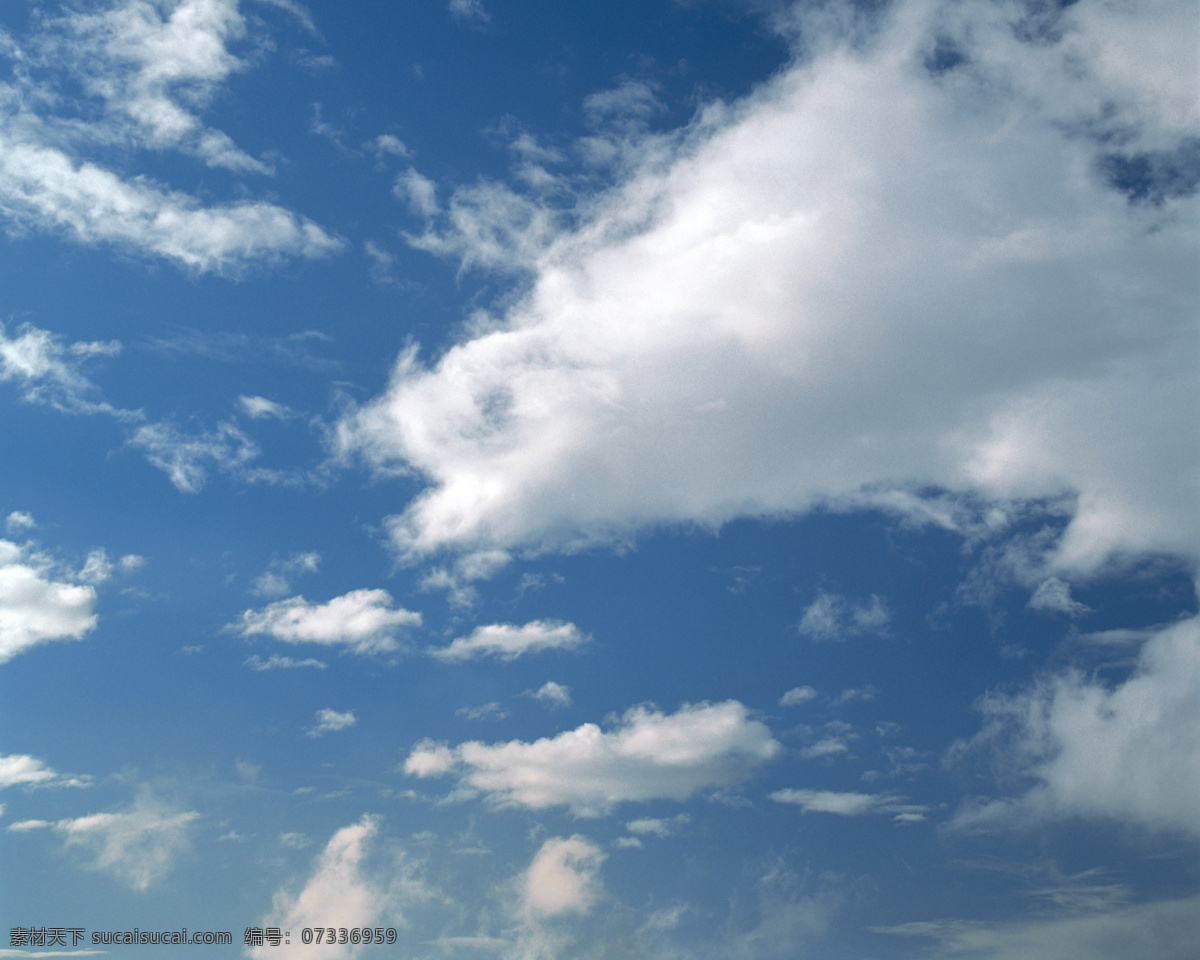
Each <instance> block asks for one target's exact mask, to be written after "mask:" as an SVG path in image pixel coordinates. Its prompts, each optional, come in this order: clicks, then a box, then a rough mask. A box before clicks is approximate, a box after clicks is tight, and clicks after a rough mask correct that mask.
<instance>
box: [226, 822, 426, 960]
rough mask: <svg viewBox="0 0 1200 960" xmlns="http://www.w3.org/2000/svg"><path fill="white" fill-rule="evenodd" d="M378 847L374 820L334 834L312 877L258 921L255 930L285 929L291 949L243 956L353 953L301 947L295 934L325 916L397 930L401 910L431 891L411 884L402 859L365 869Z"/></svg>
mask: <svg viewBox="0 0 1200 960" xmlns="http://www.w3.org/2000/svg"><path fill="white" fill-rule="evenodd" d="M284 837H287V838H288V840H284ZM305 839H307V838H303V837H302V836H301V835H298V834H282V835H281V837H280V840H281V842H284V843H285V844H287V845H290V846H296V845H297V843H299V842H302V841H303V840H305ZM297 848H298V847H297ZM379 848H380V839H379V820H378V818H376V817H371V816H365V815H364V816H363V818H362V819H361V820H359V821H358V823H354V824H351V825H350V826H348V827H342V829H340V830H338V831H337V833H335V834H334V835H333V837H332V838H330V841H329V843H328V844H327V845H326V847H325V849H324V850H323V851H321V853H320V855H319V856H318V857H317V858H316V861H315V863H314V865H313V870H312V874H311V875H310V876H309V877H308V879H307V880H306V881H305V883H304V885H303V887H302V888H301V889H300V890H299V892H289V891H288V890H287V889H286V888H285V889H281V890H280V891H279V892H278V893H277V894H276V895H275V897H274V902H273V904H272V908H271V911H270V913H268V914H267V916H266V917H264V918H263V920H262V923H261V926H264V927H266V926H275V927H281V928H283V929H285V930H291V931H292V939H291V945H290V946H285V945H281V946H278V947H272V946H262V947H253V948H251V949H250V950H248V951H247V954H248V955H249V956H250V957H252V958H255V960H267V958H275V960H300V958H308V960H347V958H349V957H352V956H356V955H357V954H358V949H357V948H356V947H354V946H352V945H351V944H337V943H332V944H331V943H321V944H316V943H313V944H302V943H301V942H300V937H299V936H298V932H299V931H300V930H302V929H303V928H304V927H326V926H328V925H329V924H330V923H331V921H330V919H329V918H330V917H337V918H338V920H337V925H338V926H339V927H341V926H345V927H347V928H349V927H374V926H377V925H380V924H381V923H383V922H385V921H386V923H388V924H389V925H391V926H403V925H404V924H405V922H406V918H405V914H404V911H405V910H406V909H407V908H408V907H409V906H410V905H413V904H417V903H420V902H422V901H425V900H428V899H429V898H430V897H431V896H433V892H432V891H431V890H430V889H429V888H428V887H426V886H425V884H424V883H422V882H421V881H420V880H419V879H417V877H416V875H415V867H414V865H413V864H412V863H411V862H409V861H408V860H407V859H405V858H403V857H399V858H398V859H396V860H394V861H393V862H391V863H389V864H386V865H384V866H385V869H381V870H380V871H379V872H378V873H376V872H375V871H372V870H370V869H369V868H368V864H369V861H370V860H371V859H372V858H373V857H377V856H378V851H379Z"/></svg>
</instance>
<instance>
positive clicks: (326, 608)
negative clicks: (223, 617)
mask: <svg viewBox="0 0 1200 960" xmlns="http://www.w3.org/2000/svg"><path fill="white" fill-rule="evenodd" d="M393 603H394V601H393V600H392V596H391V594H389V593H388V592H387V591H386V590H351V591H350V592H349V593H347V594H344V595H343V596H340V597H334V599H332V600H330V601H328V602H327V603H309V602H308V601H307V600H305V599H304V597H302V596H299V597H291V598H289V599H287V600H278V601H276V602H275V603H272V604H269V605H267V606H266V607H264V608H263V609H261V610H247V611H245V612H244V613H243V614H242V618H241V620H240V621H239V622H237V623H232V624H230V625H229V627H228V628H227V629H230V630H233V631H235V632H237V633H240V634H241V635H242V636H244V637H252V636H260V635H266V636H270V637H273V638H274V639H276V640H280V641H282V642H283V643H315V644H321V645H323V646H345V647H346V648H347V649H349V650H350V651H352V652H353V653H361V654H374V653H390V652H392V651H395V650H398V649H399V644H397V642H396V639H395V637H396V634H397V632H398V631H400V630H401V629H403V628H405V627H412V626H419V625H420V623H421V615H420V614H419V613H414V612H413V611H411V610H405V609H404V608H402V607H401V608H396V607H394V606H393Z"/></svg>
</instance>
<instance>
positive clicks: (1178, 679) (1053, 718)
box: [950, 617, 1200, 836]
mask: <svg viewBox="0 0 1200 960" xmlns="http://www.w3.org/2000/svg"><path fill="white" fill-rule="evenodd" d="M980 709H981V710H982V711H983V714H984V716H985V718H986V722H985V725H984V729H983V730H982V731H981V733H980V734H979V735H978V736H977V737H976V738H975V740H974V742H973V743H972V744H959V745H957V746H956V747H955V748H954V749H952V751H951V754H950V759H952V760H953V759H954V758H956V757H959V756H961V755H962V754H963V753H964V752H965V751H967V750H969V749H972V748H974V749H984V750H990V751H995V753H996V755H997V756H998V757H999V758H1000V759H1001V760H1002V761H1003V764H1004V766H1005V768H1006V769H1008V770H1009V771H1010V772H1011V773H1012V774H1013V775H1016V776H1021V777H1024V778H1027V779H1029V780H1031V781H1033V785H1032V786H1031V787H1030V788H1029V789H1028V790H1027V791H1026V792H1025V793H1023V794H1022V795H1020V796H1018V797H1015V798H1002V799H991V800H986V799H980V800H975V801H972V802H969V803H966V804H964V805H963V806H962V807H961V808H960V809H959V811H958V812H957V814H956V815H955V818H954V820H953V823H954V825H955V826H957V827H958V828H960V829H963V830H997V829H1013V828H1021V827H1022V826H1025V825H1029V824H1034V823H1039V822H1044V821H1045V820H1048V819H1059V818H1066V817H1088V818H1093V819H1103V820H1116V821H1125V822H1131V823H1136V824H1139V825H1141V826H1143V827H1147V828H1150V829H1153V830H1167V831H1171V830H1177V831H1183V832H1184V833H1187V834H1190V835H1192V836H1200V809H1198V807H1197V804H1196V797H1197V796H1200V618H1196V617H1192V618H1190V619H1187V620H1183V621H1181V622H1179V623H1176V624H1173V625H1171V626H1168V627H1165V628H1162V629H1160V630H1159V631H1158V632H1157V633H1156V634H1155V635H1154V636H1153V637H1152V638H1151V639H1149V640H1147V641H1146V642H1145V644H1144V645H1143V647H1142V649H1141V652H1140V653H1139V655H1138V659H1137V666H1136V669H1135V670H1134V672H1133V674H1132V675H1131V676H1130V677H1129V678H1128V679H1127V680H1125V681H1123V682H1121V683H1118V684H1116V685H1114V686H1112V687H1109V686H1106V685H1105V684H1103V683H1101V682H1099V681H1097V680H1095V679H1093V678H1090V677H1087V676H1085V675H1083V674H1081V673H1079V672H1077V671H1071V672H1067V673H1064V674H1061V675H1058V676H1052V677H1049V678H1046V679H1043V680H1042V681H1041V682H1039V683H1037V684H1036V685H1035V686H1034V687H1032V688H1031V689H1029V690H1026V691H1024V692H1021V693H1018V694H1015V695H1011V696H1004V695H994V696H989V697H986V698H985V699H984V700H983V701H982V702H981V703H980Z"/></svg>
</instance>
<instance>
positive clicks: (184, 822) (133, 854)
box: [9, 790, 200, 890]
mask: <svg viewBox="0 0 1200 960" xmlns="http://www.w3.org/2000/svg"><path fill="white" fill-rule="evenodd" d="M199 819H200V814H199V813H197V812H196V811H194V810H180V809H178V808H176V807H174V806H171V805H170V804H167V803H165V802H163V801H162V800H160V799H158V798H157V797H155V796H154V795H153V794H152V793H150V792H149V791H146V790H143V791H142V792H141V793H140V794H139V795H138V798H137V799H136V800H135V801H134V803H133V804H132V805H131V806H130V807H129V808H128V809H126V810H122V811H119V812H106V813H93V814H89V815H87V816H84V817H75V818H68V819H64V820H58V821H55V822H49V821H44V820H30V821H23V822H19V823H15V824H11V825H10V826H9V829H10V830H18V831H30V830H42V829H48V830H51V831H53V832H54V833H55V834H57V835H58V836H59V837H60V838H61V839H62V842H63V846H64V847H65V848H66V849H68V850H71V849H75V848H78V849H80V850H82V851H84V852H85V853H86V854H87V855H88V857H89V865H90V866H91V867H92V868H93V869H97V870H104V871H107V872H109V873H112V874H114V875H115V876H116V877H118V878H119V879H120V880H122V881H124V882H125V883H128V884H129V885H130V886H131V887H133V889H135V890H146V889H147V888H148V887H149V886H150V885H151V883H153V882H154V881H156V880H158V879H159V878H160V877H162V876H163V875H164V874H166V873H167V872H168V871H169V870H170V869H171V867H172V866H173V863H174V861H175V859H176V858H177V857H178V856H179V855H180V854H181V853H183V852H184V851H186V850H187V849H188V847H189V846H190V836H189V835H190V833H191V830H192V827H193V824H194V823H195V822H196V821H197V820H199Z"/></svg>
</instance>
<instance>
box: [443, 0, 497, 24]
mask: <svg viewBox="0 0 1200 960" xmlns="http://www.w3.org/2000/svg"><path fill="white" fill-rule="evenodd" d="M446 7H447V9H448V10H449V11H450V13H451V14H453V15H454V17H455V18H457V19H459V20H464V21H467V22H469V23H475V24H484V23H489V22H490V21H491V19H492V15H491V14H490V13H488V12H487V10H485V9H484V7H483V0H449V2H448V3H447V4H446Z"/></svg>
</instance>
